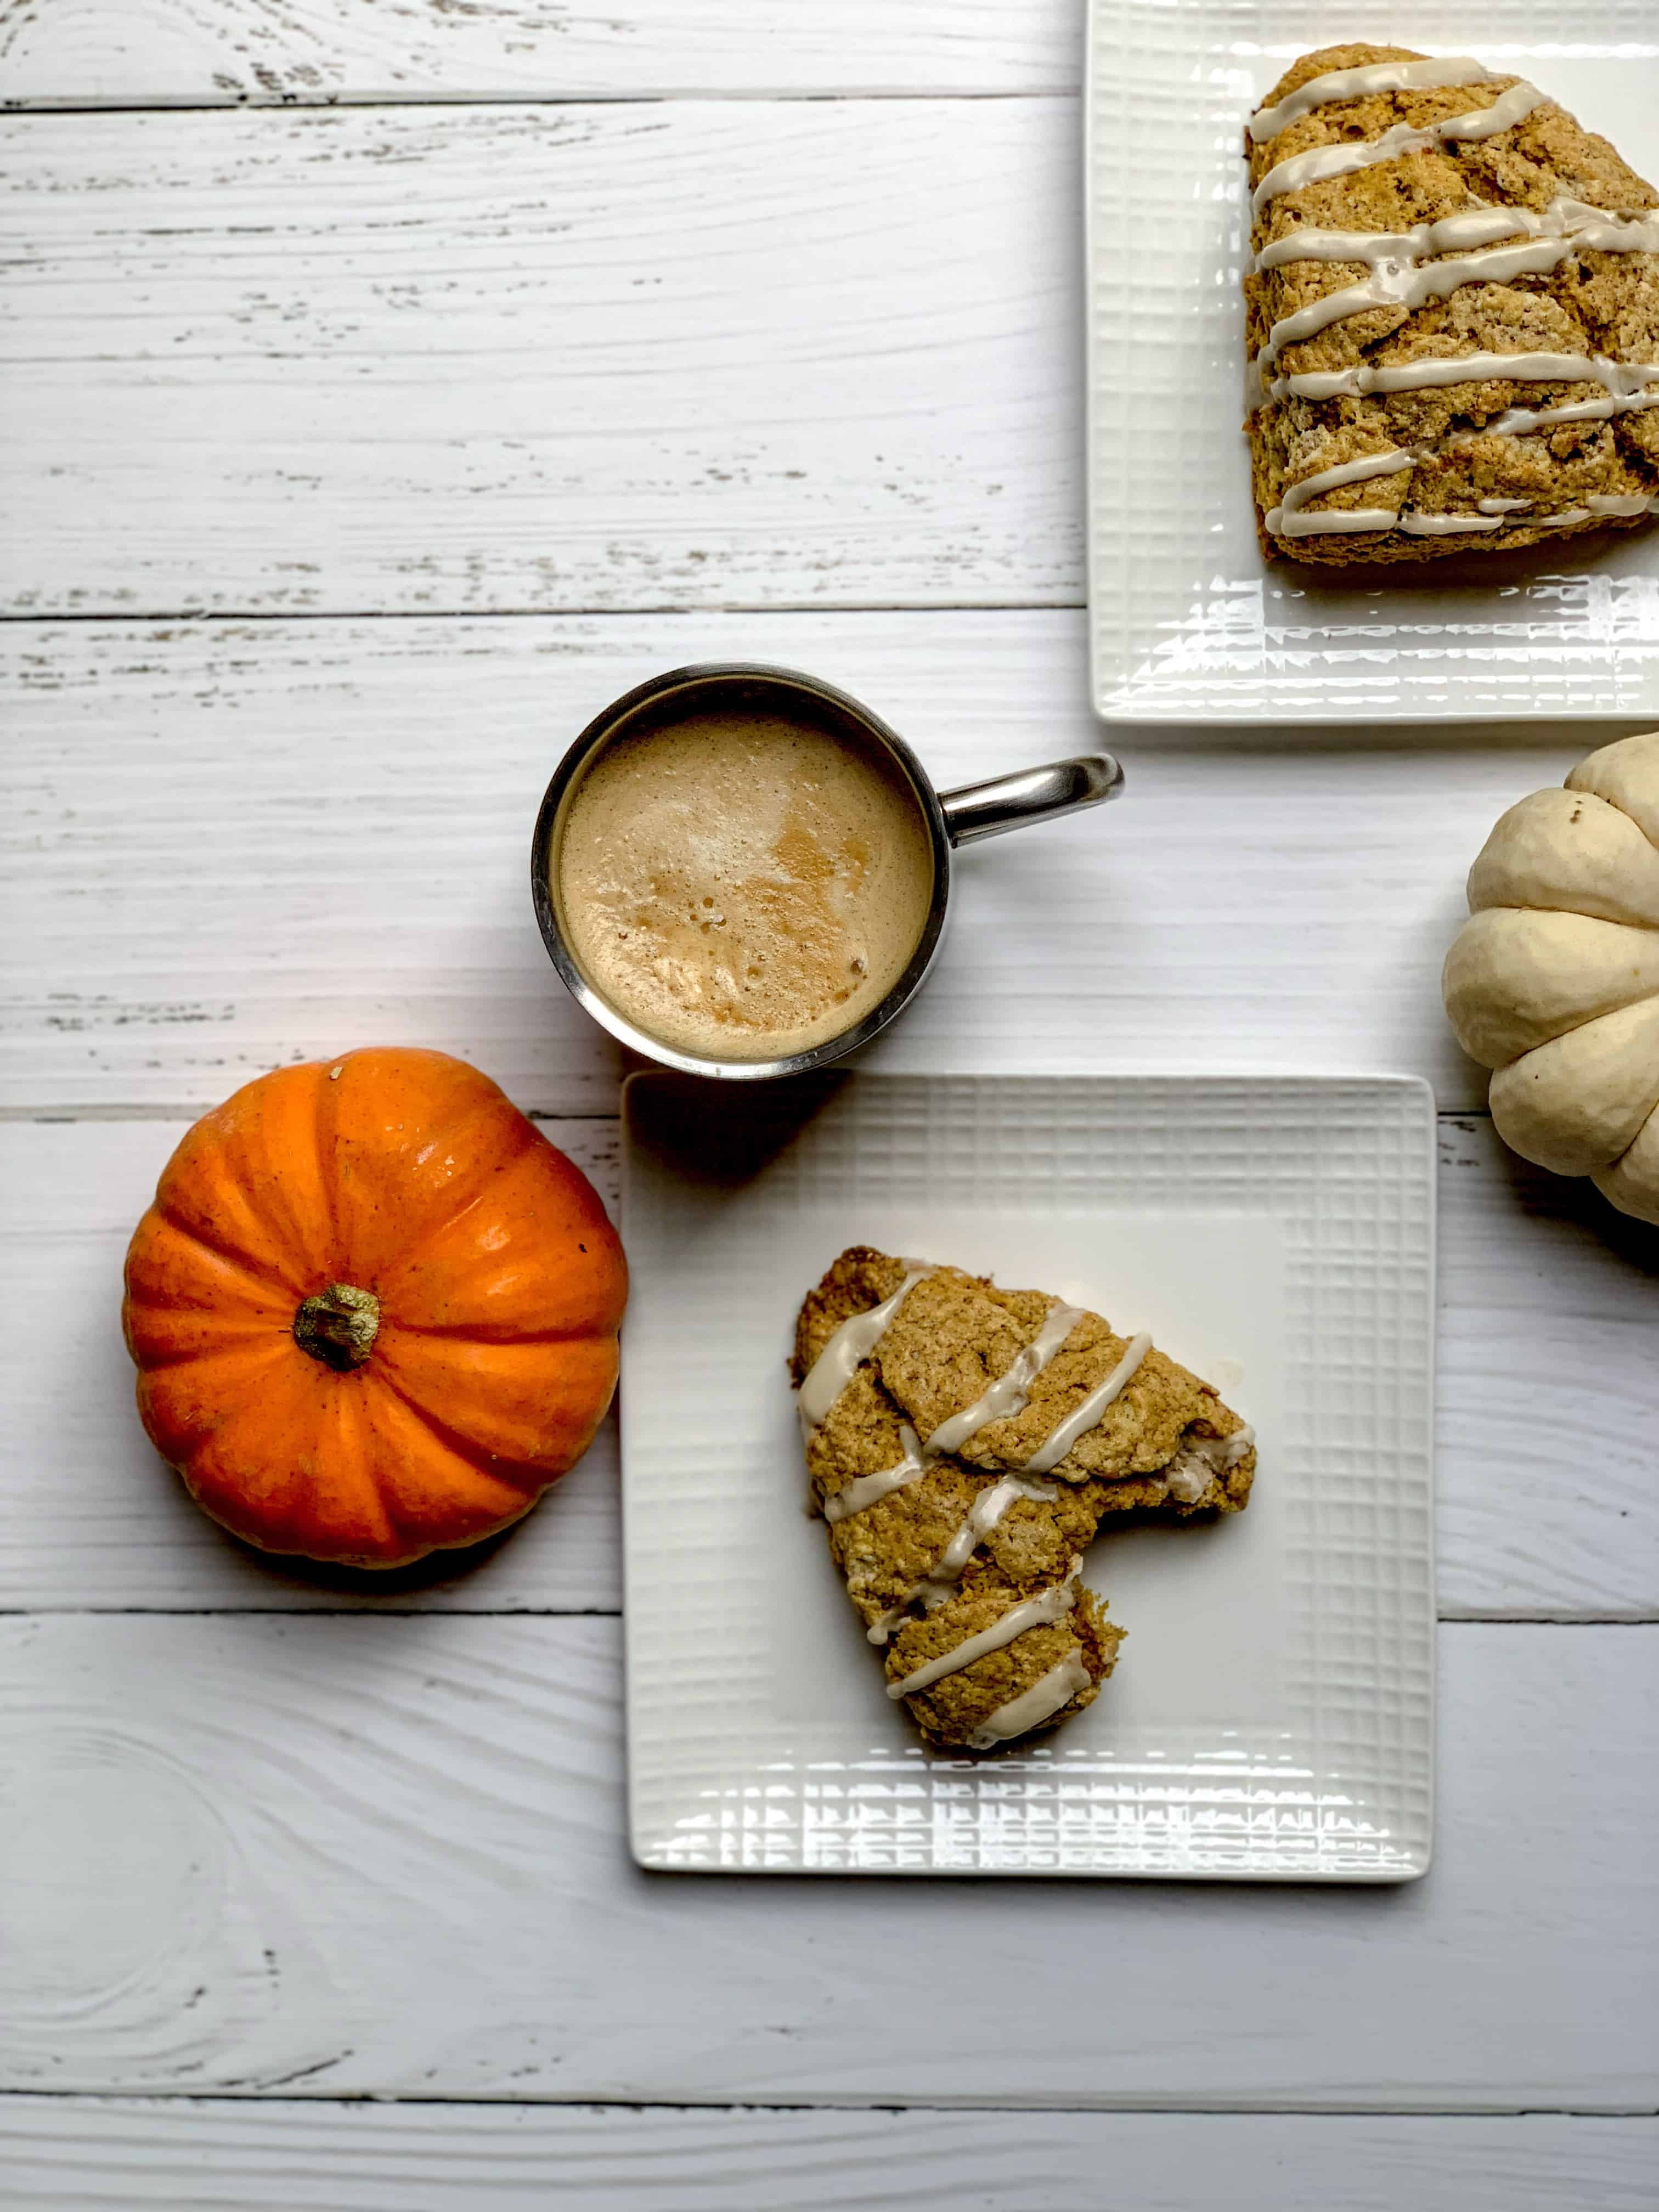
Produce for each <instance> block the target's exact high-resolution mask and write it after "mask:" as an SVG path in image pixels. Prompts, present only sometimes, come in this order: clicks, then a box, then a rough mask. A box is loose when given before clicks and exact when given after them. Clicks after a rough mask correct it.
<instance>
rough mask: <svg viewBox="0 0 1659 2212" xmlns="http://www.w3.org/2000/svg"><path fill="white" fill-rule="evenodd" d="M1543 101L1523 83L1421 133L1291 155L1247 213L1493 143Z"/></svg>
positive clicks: (1406, 131)
mask: <svg viewBox="0 0 1659 2212" xmlns="http://www.w3.org/2000/svg"><path fill="white" fill-rule="evenodd" d="M1543 101H1544V94H1542V93H1541V92H1540V91H1539V89H1538V88H1537V86H1536V85H1533V84H1528V83H1527V82H1526V81H1525V80H1524V78H1523V79H1522V81H1521V82H1519V83H1516V84H1512V85H1511V86H1510V88H1509V90H1508V91H1507V92H1501V93H1499V94H1498V98H1497V99H1496V100H1494V101H1493V102H1492V105H1491V106H1490V107H1477V108H1471V109H1469V110H1468V111H1466V112H1464V113H1463V114H1462V115H1448V116H1446V117H1444V118H1443V119H1442V120H1441V121H1440V122H1438V123H1428V124H1425V125H1422V126H1420V127H1419V126H1418V125H1415V124H1411V123H1396V124H1395V126H1394V128H1393V129H1392V130H1391V131H1384V132H1383V136H1382V137H1380V138H1362V139H1358V140H1357V141H1351V142H1347V143H1343V144H1340V145H1336V146H1314V147H1310V149H1309V150H1308V151H1307V152H1306V153H1305V154H1292V155H1291V156H1290V157H1289V159H1288V160H1286V161H1279V162H1277V163H1276V164H1275V165H1274V167H1272V168H1271V169H1269V170H1268V172H1267V175H1266V176H1265V177H1263V179H1261V183H1260V184H1259V185H1257V186H1256V188H1255V191H1254V192H1253V193H1252V194H1251V197H1250V212H1251V214H1252V216H1259V215H1260V214H1261V210H1262V209H1263V208H1265V207H1266V206H1267V204H1268V203H1269V201H1271V200H1276V199H1278V198H1279V197H1281V196H1282V195H1283V194H1284V193H1285V192H1297V191H1302V190H1303V188H1304V186H1305V185H1316V184H1322V183H1324V182H1325V181H1326V180H1327V179H1328V178H1331V177H1346V176H1352V174H1353V173H1354V171H1355V170H1357V169H1370V168H1373V167H1376V164H1377V163H1378V162H1380V161H1396V160H1398V159H1399V157H1400V156H1401V155H1402V154H1418V153H1425V152H1426V151H1428V149H1430V148H1431V147H1435V146H1446V145H1451V144H1454V143H1460V142H1465V141H1474V140H1478V139H1481V138H1495V137H1497V136H1498V132H1499V131H1510V130H1513V129H1514V127H1515V125H1516V124H1517V123H1520V122H1522V121H1523V120H1524V119H1525V118H1526V117H1528V115H1530V114H1531V113H1532V112H1533V110H1534V107H1538V106H1541V105H1542V104H1543Z"/></svg>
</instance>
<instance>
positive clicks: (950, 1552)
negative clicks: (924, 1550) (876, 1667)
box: [866, 1474, 1060, 1644]
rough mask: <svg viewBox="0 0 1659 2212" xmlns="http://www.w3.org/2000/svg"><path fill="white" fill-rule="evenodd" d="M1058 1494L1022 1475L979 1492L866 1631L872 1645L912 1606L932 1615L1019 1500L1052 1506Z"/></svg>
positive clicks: (1006, 1477)
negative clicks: (922, 1569)
mask: <svg viewBox="0 0 1659 2212" xmlns="http://www.w3.org/2000/svg"><path fill="white" fill-rule="evenodd" d="M1059 1495H1060V1492H1058V1491H1057V1490H1056V1489H1055V1488H1054V1485H1053V1484H1052V1483H1051V1482H1028V1481H1027V1480H1025V1478H1024V1476H1023V1475H1018V1474H1005V1475H1004V1476H1003V1477H1002V1479H1001V1480H1000V1482H996V1483H993V1484H992V1486H990V1488H989V1489H987V1490H981V1492H980V1494H979V1496H978V1497H977V1498H975V1500H974V1503H973V1505H972V1506H971V1508H970V1509H969V1512H968V1515H967V1517H966V1518H965V1519H964V1520H963V1523H962V1525H961V1527H960V1528H957V1531H956V1533H955V1534H953V1535H952V1537H951V1541H950V1542H949V1543H948V1544H947V1545H946V1546H945V1549H944V1550H943V1551H942V1552H941V1553H939V1558H938V1559H936V1560H935V1561H934V1563H933V1565H932V1566H931V1567H929V1569H928V1570H927V1573H926V1574H925V1575H924V1576H923V1577H921V1581H920V1582H917V1583H912V1584H911V1586H910V1588H909V1589H908V1590H906V1592H905V1593H904V1595H903V1596H902V1598H901V1599H900V1600H899V1601H898V1603H897V1604H896V1605H894V1606H891V1607H889V1608H888V1610H887V1611H886V1612H885V1613H883V1615H882V1616H881V1618H880V1620H878V1621H876V1622H875V1623H874V1624H873V1625H872V1626H871V1627H870V1628H869V1629H868V1630H867V1631H866V1634H867V1635H868V1637H869V1638H870V1641H871V1643H872V1644H885V1643H886V1641H887V1639H888V1638H889V1637H890V1635H891V1634H892V1632H893V1631H894V1630H895V1629H896V1627H897V1626H898V1625H899V1623H900V1621H902V1620H903V1618H904V1616H905V1614H906V1613H908V1611H909V1610H910V1607H912V1606H913V1605H915V1604H918V1603H920V1604H921V1606H922V1607H924V1608H925V1609H926V1610H927V1612H929V1613H932V1612H933V1608H934V1607H936V1606H940V1605H943V1604H944V1602H945V1599H946V1598H948V1597H949V1596H951V1595H952V1593H953V1592H954V1590H955V1589H956V1586H957V1583H959V1582H960V1581H961V1580H962V1577H963V1572H964V1571H965V1570H966V1568H967V1565H968V1562H969V1559H972V1558H973V1556H974V1553H975V1550H976V1548H977V1547H978V1546H979V1545H980V1544H981V1543H982V1542H983V1541H984V1540H985V1538H986V1537H987V1536H988V1535H989V1534H990V1533H991V1531H992V1529H993V1528H995V1527H996V1525H997V1523H998V1522H999V1521H1000V1520H1001V1518H1002V1516H1003V1515H1004V1514H1005V1513H1006V1511H1007V1510H1008V1508H1009V1507H1010V1506H1011V1505H1012V1504H1014V1503H1015V1501H1016V1500H1017V1499H1018V1498H1041V1499H1042V1500H1044V1501H1045V1502H1047V1503H1052V1502H1053V1501H1054V1499H1055V1498H1058V1497H1059Z"/></svg>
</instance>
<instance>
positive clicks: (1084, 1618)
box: [792, 1246, 1255, 1751]
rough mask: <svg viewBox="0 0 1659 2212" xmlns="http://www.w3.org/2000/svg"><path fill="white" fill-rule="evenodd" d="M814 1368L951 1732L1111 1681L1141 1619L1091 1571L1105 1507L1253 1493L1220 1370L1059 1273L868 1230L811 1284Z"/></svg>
mask: <svg viewBox="0 0 1659 2212" xmlns="http://www.w3.org/2000/svg"><path fill="white" fill-rule="evenodd" d="M792 1371H793V1376H794V1380H795V1382H796V1383H797V1385H798V1387H799V1410H800V1417H801V1427H802V1432H803V1434H804V1436H805V1443H806V1462H807V1470H808V1474H809V1475H810V1477H811V1487H812V1498H813V1501H814V1504H815V1506H816V1509H817V1510H818V1511H819V1512H821V1513H822V1514H823V1517H824V1519H825V1521H826V1522H828V1523H829V1548H830V1551H831V1553H832V1554H833V1555H834V1557H835V1559H836V1565H838V1566H839V1567H840V1568H841V1570H842V1574H843V1575H844V1576H845V1577H846V1578H847V1588H848V1595H849V1596H850V1597H851V1598H852V1601H853V1603H854V1607H856V1608H857V1611H858V1613H859V1616H860V1619H861V1620H862V1621H863V1622H864V1625H865V1628H866V1632H867V1634H868V1635H869V1638H870V1640H871V1642H872V1644H880V1645H883V1646H884V1648H885V1651H886V1658H887V1691H888V1695H889V1696H890V1697H891V1698H895V1699H902V1700H903V1701H904V1703H905V1704H906V1705H907V1706H908V1710H909V1711H910V1712H911V1714H912V1716H913V1717H915V1721H916V1723H917V1724H918V1726H919V1727H920V1728H921V1732H922V1734H923V1735H924V1736H926V1737H927V1740H928V1741H930V1742H931V1743H933V1744H936V1745H939V1746H942V1747H967V1748H969V1749H972V1750H976V1751H984V1750H989V1749H991V1748H993V1747H995V1746H996V1745H998V1744H1001V1743H1005V1742H1008V1741H1012V1740H1013V1739H1014V1738H1016V1737H1019V1736H1024V1735H1030V1733H1031V1732H1032V1731H1033V1730H1034V1729H1040V1728H1051V1727H1054V1726H1055V1725H1056V1724H1057V1723H1060V1721H1063V1720H1065V1719H1067V1718H1069V1717H1070V1716H1071V1715H1072V1714H1073V1713H1074V1712H1080V1711H1082V1709H1083V1707H1084V1706H1085V1705H1088V1704H1089V1703H1091V1700H1092V1699H1094V1697H1095V1696H1096V1694H1097V1692H1098V1690H1099V1688H1100V1685H1101V1683H1102V1682H1103V1680H1105V1678H1106V1676H1107V1675H1108V1674H1110V1672H1111V1670H1112V1666H1113V1663H1114V1661H1115V1657H1116V1655H1117V1647H1118V1644H1120V1643H1121V1640H1122V1636H1123V1631H1122V1630H1121V1629H1120V1628H1117V1627H1115V1626H1113V1624H1112V1623H1111V1622H1110V1621H1109V1620H1107V1618H1106V1616H1105V1613H1103V1610H1102V1608H1101V1605H1100V1601H1099V1600H1098V1599H1097V1597H1096V1596H1095V1595H1094V1594H1093V1593H1092V1591H1090V1590H1087V1589H1084V1588H1082V1586H1081V1585H1080V1584H1079V1582H1078V1579H1077V1575H1078V1570H1079V1565H1080V1563H1081V1560H1082V1555H1083V1553H1084V1550H1085V1547H1087V1545H1088V1544H1089V1543H1090V1541H1091V1540H1092V1538H1093V1536H1094V1534H1095V1531H1096V1528H1097V1525H1098V1524H1099V1522H1100V1521H1101V1519H1102V1518H1103V1516H1106V1515H1109V1514H1113V1513H1123V1512H1127V1511H1129V1510H1133V1509H1141V1510H1156V1511H1158V1513H1160V1514H1161V1515H1163V1516H1164V1517H1167V1518H1170V1519H1172V1520H1184V1519H1190V1518H1191V1517H1192V1516H1194V1515H1195V1514H1199V1513H1204V1512H1207V1511H1211V1510H1218V1511H1220V1512H1224V1513H1237V1512H1238V1511H1240V1510H1242V1508H1243V1505H1244V1504H1245V1503H1246V1501H1247V1500H1248V1498H1249V1492H1250V1482H1251V1479H1252V1477H1253V1475H1254V1474H1255V1435H1254V1432H1253V1431H1251V1430H1250V1429H1249V1427H1248V1426H1247V1425H1245V1424H1244V1423H1243V1421H1242V1420H1241V1419H1239V1417H1238V1415H1237V1413H1233V1412H1231V1410H1230V1408H1229V1407H1225V1406H1224V1405H1223V1404H1222V1402H1221V1401H1220V1399H1219V1397H1218V1395H1217V1394H1216V1392H1215V1391H1214V1390H1213V1389H1212V1388H1211V1386H1210V1385H1209V1384H1208V1383H1203V1382H1200V1380H1199V1378H1198V1376H1195V1375H1191V1374H1189V1373H1188V1371H1187V1370H1186V1369H1185V1368H1184V1367H1180V1366H1177V1365H1176V1363H1175V1361H1174V1360H1172V1359H1170V1358H1167V1357H1166V1356H1165V1355H1164V1353H1163V1352H1159V1351H1158V1349H1157V1348H1156V1347H1155V1346H1153V1344H1152V1340H1151V1339H1150V1338H1148V1337H1146V1336H1145V1335H1136V1336H1129V1337H1123V1336H1119V1335H1117V1334H1115V1333H1114V1331H1113V1330H1112V1329H1111V1328H1110V1327H1109V1325H1108V1323H1107V1322H1105V1321H1103V1319H1102V1318H1101V1316H1099V1315H1098V1314H1094V1313H1090V1312H1088V1311H1086V1310H1084V1309H1082V1308H1080V1307H1074V1306H1069V1305H1066V1304H1064V1303H1063V1302H1062V1301H1061V1300H1060V1299H1058V1298H1053V1297H1048V1296H1046V1295H1045V1294H1044V1293H1043V1292H1042V1291H1004V1290H999V1289H998V1288H997V1287H996V1285H994V1284H993V1283H991V1282H989V1281H987V1280H985V1279H981V1278H979V1277H976V1276H973V1275H968V1274H964V1273H962V1272H961V1270H960V1269H957V1268H955V1267H932V1266H927V1265H924V1264H922V1263H920V1262H917V1261H905V1260H899V1259H894V1258H892V1257H890V1255H888V1254H886V1253H884V1252H878V1251H874V1250H872V1249H870V1248H869V1247H867V1246H854V1248H852V1249H850V1250H848V1251H846V1252H843V1253H842V1255H841V1257H840V1258H839V1259H838V1260H837V1261H836V1262H835V1264H834V1265H833V1266H832V1267H830V1269H829V1273H827V1274H826V1275H825V1276H824V1278H823V1281H822V1282H821V1283H820V1284H819V1285H818V1286H817V1289H816V1290H814V1291H809V1292H808V1294H807V1297H806V1299H805V1303H804V1304H803V1305H802V1307H801V1310H800V1314H799V1319H798V1321H797V1322H796V1328H795V1351H794V1358H793V1370H792Z"/></svg>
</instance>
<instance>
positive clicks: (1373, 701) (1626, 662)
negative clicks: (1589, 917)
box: [1086, 0, 1659, 726]
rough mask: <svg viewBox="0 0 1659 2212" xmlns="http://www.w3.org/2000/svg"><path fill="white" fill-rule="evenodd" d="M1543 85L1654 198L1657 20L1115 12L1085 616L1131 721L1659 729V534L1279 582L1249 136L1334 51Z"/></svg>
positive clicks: (1091, 194)
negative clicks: (1266, 513)
mask: <svg viewBox="0 0 1659 2212" xmlns="http://www.w3.org/2000/svg"><path fill="white" fill-rule="evenodd" d="M1361 39H1363V40H1366V41H1368V42H1370V43H1373V44H1377V45H1389V46H1413V47H1416V48H1417V49H1418V50H1419V52H1425V53H1436V54H1472V55H1474V57H1475V58H1478V59H1480V60H1481V61H1485V62H1486V63H1489V64H1492V66H1493V67H1494V68H1498V69H1503V70H1513V71H1515V72H1516V74H1518V75H1522V76H1528V77H1530V78H1531V79H1532V80H1533V81H1534V82H1535V83H1536V84H1538V85H1539V86H1540V87H1541V88H1542V89H1543V90H1545V91H1546V92H1548V93H1550V94H1552V95H1553V97H1555V98H1557V99H1559V100H1561V101H1562V102H1563V103H1564V105H1565V106H1567V107H1569V108H1571V110H1572V111H1573V112H1574V113H1576V114H1577V116H1578V117H1579V118H1580V120H1581V121H1582V122H1583V123H1584V124H1585V125H1588V126H1589V128H1590V129H1592V130H1595V131H1601V132H1603V133H1604V134H1605V135H1606V136H1607V137H1609V138H1611V139H1612V140H1613V143H1615V144H1616V145H1617V146H1618V147H1619V148H1620V150H1621V152H1622V153H1623V154H1624V155H1625V157H1626V160H1627V161H1630V162H1631V164H1632V167H1635V168H1637V169H1638V170H1639V171H1640V172H1641V173H1643V174H1644V175H1645V176H1647V177H1648V178H1650V179H1653V180H1655V181H1656V182H1659V0H1575V4H1574V5H1573V6H1572V7H1571V8H1566V9H1564V8H1563V7H1562V5H1561V4H1560V0H1364V4H1363V5H1359V4H1356V5H1354V6H1352V8H1350V9H1347V10H1346V11H1341V10H1337V11H1333V9H1332V7H1331V5H1330V0H1160V4H1158V5H1155V6H1154V5H1148V4H1147V0H1093V9H1092V16H1091V31H1090V66H1089V88H1088V93H1087V119H1086V131H1087V145H1088V182H1087V198H1088V233H1089V246H1088V266H1089V285H1088V301H1089V304H1088V314H1089V369H1088V379H1089V605H1090V633H1091V654H1092V662H1093V687H1094V701H1095V707H1096V710H1097V713H1099V714H1103V715H1104V716H1105V717H1106V718H1107V720H1111V721H1142V722H1158V721H1176V722H1197V723H1218V724H1232V725H1235V726H1238V725H1243V724H1259V723H1285V722H1342V721H1348V720H1352V721H1365V722H1422V721H1456V722H1462V721H1480V720H1504V721H1512V720H1522V719H1533V718H1549V719H1562V720H1619V719H1623V718H1625V717H1627V716H1641V715H1651V716H1653V718H1654V719H1655V720H1659V526H1650V528H1648V529H1647V530H1645V531H1641V532H1630V533H1623V532H1613V533H1611V534H1607V535H1602V536H1600V537H1596V538H1583V539H1579V540H1577V541H1571V542H1569V543H1568V544H1564V545H1562V546H1561V547H1559V549H1555V550H1534V551H1532V552H1528V553H1517V554H1502V555H1489V556H1486V557H1485V558H1484V559H1482V558H1481V557H1480V556H1474V557H1470V558H1456V559H1448V560H1443V561H1428V562H1421V563H1419V564H1415V565H1413V567H1411V568H1407V569H1403V570H1402V569H1399V568H1395V569H1392V570H1383V571H1379V572H1377V573H1376V574H1373V575H1370V576H1368V575H1367V574H1366V573H1365V571H1364V569H1363V568H1355V569H1353V570H1352V571H1351V572H1349V573H1348V574H1344V572H1343V571H1341V570H1340V569H1328V568H1326V569H1320V568H1307V567H1298V566H1296V565H1295V564H1293V563H1289V562H1264V561H1263V559H1262V557H1261V552H1260V550H1258V547H1257V544H1256V538H1255V521H1254V517H1253V513H1252V509H1251V504H1250V487H1249V465H1248V460H1247V456H1246V450H1245V444H1244V439H1243V433H1242V430H1241V428H1240V423H1241V421H1242V418H1243V380H1244V358H1243V299H1242V295H1241V292H1240V289H1239V288H1240V281H1241V276H1242V273H1243V263H1244V258H1245V256H1246V254H1247V252H1248V251H1249V225H1248V222H1247V221H1246V210H1245V195H1244V189H1243V186H1244V163H1243V151H1242V149H1243V127H1244V120H1245V118H1246V117H1247V116H1248V115H1249V113H1250V112H1251V111H1252V110H1253V109H1254V108H1255V107H1256V106H1258V105H1259V104H1260V102H1261V95H1262V94H1263V93H1265V92H1266V91H1267V88H1268V87H1269V86H1271V85H1272V84H1273V82H1275V80H1276V79H1277V78H1278V77H1279V76H1281V75H1282V74H1283V72H1284V70H1285V67H1286V65H1287V64H1289V63H1290V62H1291V61H1293V60H1294V59H1295V58H1296V57H1297V55H1298V54H1303V53H1306V52H1310V51H1311V50H1312V49H1313V48H1315V47H1317V46H1330V45H1333V44H1335V43H1338V42H1340V41H1344V40H1361Z"/></svg>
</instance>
